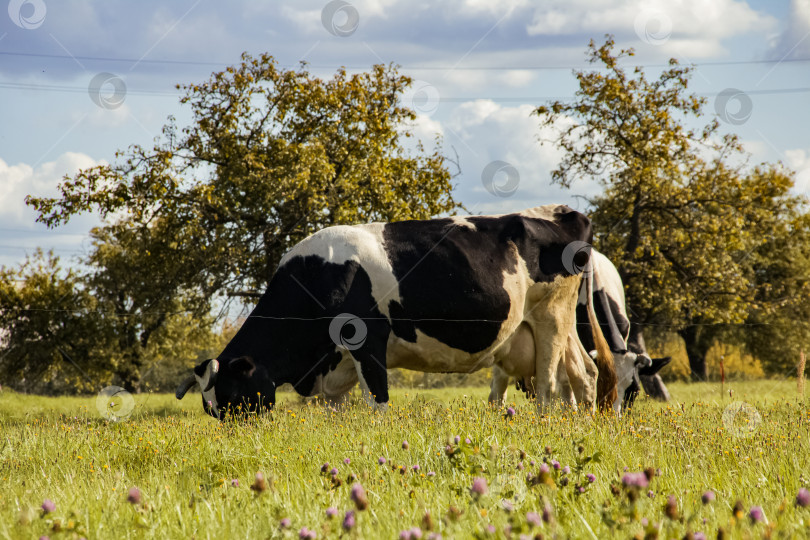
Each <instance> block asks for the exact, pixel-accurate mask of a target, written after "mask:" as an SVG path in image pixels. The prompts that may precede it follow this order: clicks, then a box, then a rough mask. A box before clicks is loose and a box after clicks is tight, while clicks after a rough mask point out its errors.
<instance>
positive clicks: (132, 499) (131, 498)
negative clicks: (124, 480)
mask: <svg viewBox="0 0 810 540" xmlns="http://www.w3.org/2000/svg"><path fill="white" fill-rule="evenodd" d="M127 502H128V503H130V504H140V503H141V490H140V489H138V488H136V487H131V488H129V491H128V492H127Z"/></svg>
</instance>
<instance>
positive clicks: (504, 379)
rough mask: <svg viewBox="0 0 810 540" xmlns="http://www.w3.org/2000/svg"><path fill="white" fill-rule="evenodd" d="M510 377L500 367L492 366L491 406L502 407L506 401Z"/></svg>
mask: <svg viewBox="0 0 810 540" xmlns="http://www.w3.org/2000/svg"><path fill="white" fill-rule="evenodd" d="M508 387H509V375H507V374H506V372H505V371H504V370H502V369H501V368H500V367H498V366H492V382H491V383H490V385H489V404H490V405H495V406H498V407H500V406H501V405H503V404H504V402H505V401H506V390H507V388H508Z"/></svg>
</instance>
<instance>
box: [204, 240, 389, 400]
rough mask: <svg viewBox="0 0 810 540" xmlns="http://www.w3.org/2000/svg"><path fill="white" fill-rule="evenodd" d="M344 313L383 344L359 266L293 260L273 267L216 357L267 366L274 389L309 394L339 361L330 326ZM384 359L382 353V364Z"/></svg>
mask: <svg viewBox="0 0 810 540" xmlns="http://www.w3.org/2000/svg"><path fill="white" fill-rule="evenodd" d="M343 313H349V314H352V315H355V316H356V317H358V318H359V319H361V320H362V321H363V323H364V325H365V327H366V329H367V334H368V335H369V336H374V339H375V343H377V342H379V341H380V340H381V341H383V342H385V341H386V340H387V337H388V333H389V332H390V328H389V326H388V322H387V320H386V319H385V317H384V316H383V315H382V313H381V312H380V311H379V309H378V308H377V306H376V301H375V300H374V298H373V297H372V295H371V279H370V278H369V276H368V273H366V271H365V270H364V269H363V268H362V266H360V264H359V263H358V262H356V261H347V262H345V263H342V264H336V263H331V262H327V261H325V260H324V259H322V258H321V257H319V256H316V255H311V256H307V257H293V258H292V259H290V260H289V261H287V262H286V263H285V264H284V265H283V266H281V267H280V268H279V269H278V271H277V272H276V274H275V275H274V276H273V279H272V280H271V281H270V285H269V286H268V288H267V291H266V292H265V294H264V295H263V296H262V297H261V298H260V299H259V303H258V304H257V305H256V307H255V308H254V309H253V311H252V312H251V313H250V315H249V316H248V318H247V319H246V320H245V322H244V324H243V325H242V327H241V328H240V329H239V332H237V334H236V335H235V336H234V338H233V339H232V340H231V342H230V343H229V344H228V345H227V347H226V348H225V350H224V351H222V353H221V354H220V355H219V358H220V359H221V360H223V359H224V360H230V359H233V358H239V357H243V356H249V357H250V358H252V359H253V361H254V362H255V363H257V364H261V365H263V366H266V367H267V368H268V370H269V372H270V373H271V374H272V379H273V381H274V382H275V384H276V386H280V385H281V384H282V383H290V384H292V385H293V386H294V388H295V389H296V391H298V392H299V393H301V394H303V395H309V394H310V393H311V391H312V389H313V387H314V385H315V380H316V378H317V376H318V375H325V374H327V373H328V372H329V371H331V370H333V369H335V367H336V366H337V365H338V363H340V360H341V358H342V356H341V354H340V352H338V351H336V350H335V343H334V342H333V341H332V338H331V337H330V334H329V325H330V323H331V322H332V320H333V319H334V317H336V316H337V315H340V314H343ZM384 358H385V355H384V354H383V362H384Z"/></svg>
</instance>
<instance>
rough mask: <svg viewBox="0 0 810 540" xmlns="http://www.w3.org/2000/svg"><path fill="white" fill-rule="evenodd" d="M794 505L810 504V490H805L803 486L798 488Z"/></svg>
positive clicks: (803, 506)
mask: <svg viewBox="0 0 810 540" xmlns="http://www.w3.org/2000/svg"><path fill="white" fill-rule="evenodd" d="M796 506H801V507H802V508H807V507H808V506H810V491H807V490H806V489H805V488H801V489H799V492H798V493H797V494H796Z"/></svg>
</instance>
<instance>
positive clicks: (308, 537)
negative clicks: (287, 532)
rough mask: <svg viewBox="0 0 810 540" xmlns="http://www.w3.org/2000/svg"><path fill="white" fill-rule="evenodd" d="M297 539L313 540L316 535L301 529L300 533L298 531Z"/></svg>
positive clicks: (304, 528) (308, 530) (313, 532)
mask: <svg viewBox="0 0 810 540" xmlns="http://www.w3.org/2000/svg"><path fill="white" fill-rule="evenodd" d="M298 538H300V539H301V540H313V539H314V538H318V533H316V532H315V531H312V530H310V529H307V528H306V527H303V528H302V529H301V530H300V531H298Z"/></svg>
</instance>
